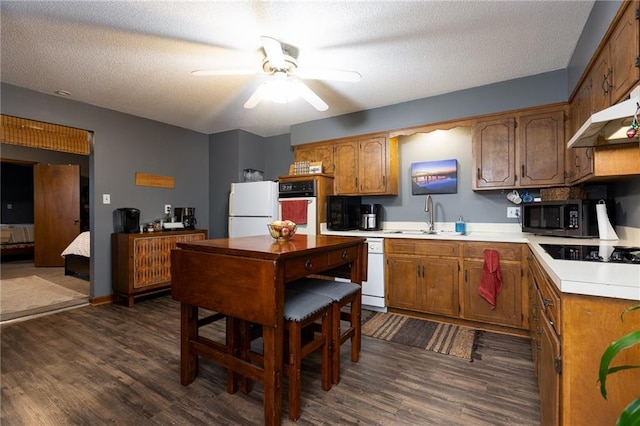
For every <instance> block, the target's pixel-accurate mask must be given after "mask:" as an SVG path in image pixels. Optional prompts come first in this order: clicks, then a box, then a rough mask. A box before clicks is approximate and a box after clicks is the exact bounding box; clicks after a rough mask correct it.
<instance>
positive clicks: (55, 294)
mask: <svg viewBox="0 0 640 426" xmlns="http://www.w3.org/2000/svg"><path fill="white" fill-rule="evenodd" d="M88 303H89V299H88V297H87V295H85V294H82V293H78V292H77V291H73V290H69V289H67V288H64V287H62V286H60V285H58V284H55V283H52V282H51V281H48V280H45V279H44V278H40V277H38V276H36V275H31V276H27V277H20V278H11V279H3V280H0V321H8V320H11V319H15V318H21V317H25V316H29V315H35V314H40V313H43V312H49V311H56V310H59V309H64V308H69V307H73V306H77V305H83V304H88Z"/></svg>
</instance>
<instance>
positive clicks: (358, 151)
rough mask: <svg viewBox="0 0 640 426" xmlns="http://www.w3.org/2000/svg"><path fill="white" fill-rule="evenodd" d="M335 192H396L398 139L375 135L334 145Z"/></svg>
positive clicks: (395, 193) (380, 193) (370, 193)
mask: <svg viewBox="0 0 640 426" xmlns="http://www.w3.org/2000/svg"><path fill="white" fill-rule="evenodd" d="M334 162H335V171H334V192H335V194H336V195H397V194H398V140H397V138H387V137H386V136H372V137H367V138H362V139H351V140H346V141H342V142H337V143H336V144H335V145H334Z"/></svg>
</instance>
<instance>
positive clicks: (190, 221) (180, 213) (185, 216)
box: [175, 207, 197, 229]
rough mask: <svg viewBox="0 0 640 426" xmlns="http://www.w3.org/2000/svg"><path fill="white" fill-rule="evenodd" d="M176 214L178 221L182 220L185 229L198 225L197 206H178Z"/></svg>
mask: <svg viewBox="0 0 640 426" xmlns="http://www.w3.org/2000/svg"><path fill="white" fill-rule="evenodd" d="M175 213H176V214H175V216H176V219H177V220H178V222H182V225H184V227H185V229H193V228H195V227H196V223H197V220H196V208H195V207H176V209H175Z"/></svg>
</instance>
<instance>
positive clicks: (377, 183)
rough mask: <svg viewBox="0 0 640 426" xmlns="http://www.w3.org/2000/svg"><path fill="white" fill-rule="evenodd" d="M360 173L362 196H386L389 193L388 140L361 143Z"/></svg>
mask: <svg viewBox="0 0 640 426" xmlns="http://www.w3.org/2000/svg"><path fill="white" fill-rule="evenodd" d="M359 156H360V158H359V161H358V166H359V168H360V170H359V172H358V176H359V180H360V189H359V192H360V193H361V194H384V193H385V192H386V191H387V185H386V183H387V179H386V178H387V150H386V138H384V137H380V138H372V139H365V140H362V141H360V152H359Z"/></svg>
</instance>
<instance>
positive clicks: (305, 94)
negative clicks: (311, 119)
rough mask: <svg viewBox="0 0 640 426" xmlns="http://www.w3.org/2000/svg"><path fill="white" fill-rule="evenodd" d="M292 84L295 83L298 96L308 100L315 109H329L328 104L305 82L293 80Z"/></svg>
mask: <svg viewBox="0 0 640 426" xmlns="http://www.w3.org/2000/svg"><path fill="white" fill-rule="evenodd" d="M293 84H295V86H296V89H297V90H298V93H299V94H300V96H301V97H302V98H303V99H304V100H305V101H307V102H309V103H310V104H311V105H312V106H313V107H314V108H315V109H317V110H318V111H326V110H327V109H329V105H327V104H326V103H325V101H323V100H322V99H320V96H318V95H316V94H315V93H314V92H313V91H312V90H311V89H309V87H307V85H306V84H304V83H303V82H301V81H299V80H294V81H293Z"/></svg>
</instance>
